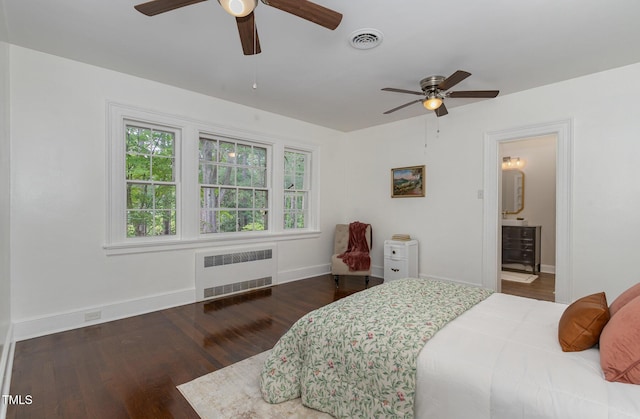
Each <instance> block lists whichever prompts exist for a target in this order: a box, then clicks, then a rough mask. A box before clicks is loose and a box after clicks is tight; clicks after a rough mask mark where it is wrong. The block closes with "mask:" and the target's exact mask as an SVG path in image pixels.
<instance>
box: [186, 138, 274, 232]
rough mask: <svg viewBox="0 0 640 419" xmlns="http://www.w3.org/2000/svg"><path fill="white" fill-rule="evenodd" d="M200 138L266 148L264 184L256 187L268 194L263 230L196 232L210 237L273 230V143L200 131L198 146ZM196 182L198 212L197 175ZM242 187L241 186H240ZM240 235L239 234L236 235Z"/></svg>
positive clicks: (199, 186)
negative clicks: (261, 186)
mask: <svg viewBox="0 0 640 419" xmlns="http://www.w3.org/2000/svg"><path fill="white" fill-rule="evenodd" d="M200 139H205V140H218V141H223V142H225V141H226V142H232V143H235V144H236V145H237V144H241V145H249V146H252V147H262V148H264V149H266V153H267V155H266V173H265V179H266V186H265V188H258V189H266V190H267V196H268V198H267V199H268V202H269V205H268V207H267V228H266V229H265V230H255V231H236V232H228V233H225V232H216V233H202V232H201V230H200V228H199V227H198V232H199V234H200V237H201V238H211V237H216V236H217V237H220V236H223V237H224V236H225V235H229V236H236V235H239V234H242V235H261V234H265V233H269V232H271V231H273V227H272V221H273V208H274V206H273V193H272V191H273V180H272V178H273V176H272V172H273V157H272V156H273V144H270V143H265V142H258V141H255V140H247V139H241V138H238V137H237V136H236V137H229V136H221V135H219V134H210V133H205V132H201V133H200V135H198V147H199V143H200ZM199 163H200V161H199V159H198V164H199ZM197 182H198V212H199V211H200V188H201V187H202V184H200V180H199V176H198V179H197ZM234 187H235V186H231V188H234ZM240 189H242V188H240ZM198 223H200V216H198ZM238 237H240V236H238Z"/></svg>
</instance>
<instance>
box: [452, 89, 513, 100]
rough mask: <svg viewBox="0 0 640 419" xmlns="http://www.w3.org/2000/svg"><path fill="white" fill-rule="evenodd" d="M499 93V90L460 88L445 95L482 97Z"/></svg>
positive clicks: (494, 95)
mask: <svg viewBox="0 0 640 419" xmlns="http://www.w3.org/2000/svg"><path fill="white" fill-rule="evenodd" d="M498 93H500V90H466V91H465V90H461V91H459V92H449V93H447V97H458V98H462V97H471V98H483V97H496V96H498Z"/></svg>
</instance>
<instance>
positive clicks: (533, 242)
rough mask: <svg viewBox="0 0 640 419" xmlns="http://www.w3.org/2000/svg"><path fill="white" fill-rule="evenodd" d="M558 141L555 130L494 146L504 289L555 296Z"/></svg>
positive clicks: (547, 298) (537, 296)
mask: <svg viewBox="0 0 640 419" xmlns="http://www.w3.org/2000/svg"><path fill="white" fill-rule="evenodd" d="M556 142H557V138H556V135H545V136H542V137H534V138H520V139H517V140H513V141H504V142H500V144H499V146H498V151H499V153H500V159H499V161H501V162H502V164H501V166H502V170H501V171H500V181H499V184H500V185H501V187H499V188H498V195H499V198H498V200H499V201H500V202H501V208H500V213H501V223H502V225H503V226H505V225H506V227H501V226H498V234H499V235H500V233H502V236H501V237H502V238H501V241H500V242H501V244H502V248H501V251H500V252H499V253H498V257H500V258H501V262H502V263H501V274H500V276H501V281H500V282H501V283H500V285H501V291H502V292H503V293H505V294H512V295H518V296H521V297H529V298H535V299H540V300H545V301H555V259H556V166H557V162H556V149H557V144H556ZM505 252H506V253H505ZM505 255H506V258H505Z"/></svg>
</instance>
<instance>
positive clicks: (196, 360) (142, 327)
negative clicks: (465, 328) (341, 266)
mask: <svg viewBox="0 0 640 419" xmlns="http://www.w3.org/2000/svg"><path fill="white" fill-rule="evenodd" d="M381 282H382V280H381V279H379V278H372V279H371V282H370V284H369V286H370V287H371V286H375V285H378V284H380V283H381ZM505 282H506V281H504V282H503V285H502V287H503V291H505V292H509V293H512V294H516V295H525V294H527V293H528V294H529V295H525V296H530V297H532V298H540V299H548V298H549V296H550V295H551V297H552V296H553V294H552V293H550V292H549V290H550V289H551V290H553V286H551V287H550V286H549V278H546V279H545V276H544V274H543V275H541V276H540V278H539V279H538V280H536V281H534V284H535V285H533V284H532V285H533V286H529V287H524V286H523V285H529V284H517V283H513V282H509V283H505ZM536 282H538V284H536ZM362 289H364V279H363V278H362V277H342V278H341V279H340V288H339V289H337V290H336V288H335V284H334V281H333V277H332V276H331V275H324V276H320V277H316V278H310V279H305V280H301V281H295V282H291V283H288V284H283V285H278V286H274V287H272V288H268V289H263V290H258V291H254V292H250V293H247V294H243V295H238V296H232V297H228V298H225V299H221V300H216V301H210V302H206V303H194V304H188V305H185V306H180V307H176V308H171V309H167V310H162V311H157V312H154V313H149V314H145V315H141V316H135V317H131V318H127V319H124V320H118V321H113V322H109V323H104V324H100V325H96V326H89V327H85V328H82V329H76V330H71V331H67V332H62V333H56V334H53V335H48V336H44V337H40V338H35V339H30V340H25V341H21V342H18V343H17V344H16V350H15V358H14V363H13V372H12V381H11V394H12V395H22V396H23V397H24V396H27V395H30V396H31V398H32V400H33V402H32V404H30V405H10V406H8V412H7V417H8V418H38V419H45V418H73V419H75V418H96V419H101V418H108V419H115V418H197V417H198V416H197V415H196V413H195V412H194V411H193V410H192V408H191V406H190V405H189V403H188V402H187V401H186V400H185V399H184V398H183V397H182V395H181V394H180V393H179V391H178V390H177V389H176V386H177V385H180V384H183V383H186V382H188V381H191V380H193V379H195V378H198V377H200V376H202V375H204V374H207V373H209V372H212V371H215V370H217V369H220V368H223V367H225V366H228V365H231V364H233V363H235V362H238V361H241V360H243V359H245V358H248V357H250V356H253V355H256V354H258V353H260V352H262V351H265V350H267V349H270V348H271V347H273V345H274V344H275V343H276V341H277V340H278V339H279V338H280V336H282V334H283V333H284V332H286V331H287V330H288V329H289V327H290V326H291V325H292V324H293V323H294V322H295V321H296V320H298V319H299V318H300V317H302V316H303V315H304V314H306V313H308V312H309V311H311V310H314V309H316V308H318V307H321V306H324V305H326V304H328V303H331V302H332V301H336V300H338V299H340V298H342V297H345V296H347V295H350V294H352V293H354V292H357V291H360V290H362Z"/></svg>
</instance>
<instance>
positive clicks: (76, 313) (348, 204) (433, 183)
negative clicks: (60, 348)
mask: <svg viewBox="0 0 640 419" xmlns="http://www.w3.org/2000/svg"><path fill="white" fill-rule="evenodd" d="M9 52H10V54H9V58H10V60H9V61H10V71H11V83H10V87H11V92H10V93H11V96H10V105H11V121H10V122H11V176H12V188H13V191H12V194H11V198H12V204H11V205H12V219H11V224H12V235H11V265H12V290H11V291H12V318H13V321H14V322H15V324H16V335H17V337H18V338H21V337H26V336H29V335H34V334H39V333H42V331H52V330H55V329H56V327H59V326H60V325H61V324H65V325H69V324H74V325H79V324H82V314H83V312H84V311H85V310H88V309H92V308H94V307H95V308H102V309H104V310H103V312H104V313H106V314H107V316H103V317H108V316H113V317H116V316H119V315H126V314H133V313H135V312H136V310H138V311H139V310H142V309H145V308H148V309H156V308H158V306H159V305H162V304H166V305H172V304H178V303H181V302H188V301H190V300H192V292H193V287H194V282H193V275H194V251H193V250H183V251H174V252H163V253H148V254H137V255H129V256H106V255H105V252H104V250H103V248H102V245H103V244H104V222H105V173H106V171H105V103H106V101H107V100H113V101H117V102H121V103H125V104H130V105H134V106H137V107H141V108H146V109H150V110H157V111H160V112H163V113H168V114H175V115H178V116H188V117H189V118H194V119H199V120H203V121H207V122H210V123H212V124H219V125H225V126H233V127H238V128H241V129H247V130H252V131H256V132H264V133H266V134H268V135H271V136H281V137H286V138H293V139H296V140H298V141H309V142H313V143H317V144H320V145H321V156H320V158H321V163H322V171H321V180H320V184H321V202H322V205H321V230H322V234H321V235H320V237H319V238H318V239H305V240H294V241H291V242H280V244H279V252H278V270H279V277H282V278H284V279H286V280H290V279H295V278H300V277H303V276H308V275H312V274H316V273H321V272H326V271H328V259H329V255H330V252H331V243H332V238H333V237H332V236H333V226H334V225H335V224H336V223H338V222H345V221H351V220H360V221H363V222H369V223H372V224H373V227H374V246H373V266H374V268H378V269H379V268H380V267H381V266H382V264H383V246H382V242H383V240H384V239H386V238H389V237H391V235H392V234H393V233H409V234H411V235H412V236H414V237H415V238H417V239H418V240H420V273H421V274H422V275H425V276H429V277H434V278H443V279H449V280H453V281H459V282H465V283H471V284H481V277H480V276H481V272H482V255H483V248H482V246H483V240H482V239H483V214H482V210H483V201H482V199H481V197H480V195H481V194H482V188H483V173H484V168H483V164H484V162H483V158H484V157H483V137H484V135H485V133H487V132H495V131H500V130H504V129H509V128H517V127H522V126H529V125H532V124H539V123H545V122H549V121H557V120H564V119H567V118H572V120H573V141H574V147H573V161H574V165H573V168H574V170H573V180H572V182H573V193H574V196H573V211H572V213H571V219H572V231H573V236H572V238H571V243H572V246H571V252H572V253H571V268H572V269H571V271H572V275H571V278H570V279H571V281H572V287H571V289H572V291H571V296H572V298H577V297H580V296H583V295H586V294H588V293H592V292H597V291H601V290H604V291H606V292H607V294H608V296H609V298H610V299H613V298H614V297H615V296H617V295H618V294H619V293H620V292H621V291H623V290H624V289H625V288H627V287H628V286H630V285H631V284H633V283H635V282H638V280H639V279H638V275H637V274H636V273H635V272H636V269H635V264H634V260H635V255H636V254H638V251H639V250H640V242H638V240H637V238H636V232H637V231H640V228H639V227H640V217H637V213H638V210H640V193H639V192H640V190H639V189H640V182H636V179H637V169H636V166H637V165H636V161H635V160H636V159H637V158H636V156H637V155H639V154H640V153H639V152H640V142H639V141H637V136H638V133H639V132H640V119H638V118H637V117H636V115H635V113H636V112H635V109H636V106H635V104H636V98H637V96H638V94H639V93H640V64H638V65H634V66H629V67H624V68H620V69H617V70H612V71H608V72H604V73H600V74H594V75H590V76H587V77H583V78H580V79H574V80H569V81H567V82H563V83H559V84H556V85H552V86H546V87H543V88H538V89H533V90H529V91H526V92H522V93H518V94H513V95H507V96H502V97H498V98H496V99H492V100H485V101H481V102H479V103H477V104H473V105H468V106H464V107H459V108H452V109H450V113H449V115H448V116H446V117H443V118H437V119H436V118H435V117H434V116H433V115H432V114H429V115H426V116H424V117H419V118H413V119H409V120H405V121H400V122H395V123H390V124H386V125H382V126H377V127H373V128H369V129H365V130H361V131H357V132H353V133H348V134H345V133H339V132H336V131H333V130H329V129H326V128H322V127H318V126H314V125H311V124H307V123H304V122H300V121H296V120H292V119H289V118H284V117H281V116H278V115H273V114H269V113H265V112H261V111H258V110H255V109H252V108H248V107H243V106H239V105H235V104H232V103H229V102H224V101H221V100H217V99H214V98H210V97H206V96H203V95H199V94H196V93H193V92H188V91H184V90H181V89H177V88H173V87H170V86H166V85H162V84H159V83H155V82H151V81H148V80H143V79H139V78H135V77H131V76H127V75H124V74H120V73H116V72H112V71H108V70H105V69H101V68H97V67H92V66H88V65H85V64H81V63H77V62H73V61H69V60H66V59H61V58H58V57H54V56H50V55H46V54H42V53H38V52H35V51H32V50H27V49H24V48H20V47H16V46H11V47H10V48H9ZM611 80H615V81H616V83H614V84H612V83H611ZM593 86H607V89H602V90H601V91H599V100H598V101H597V102H596V101H593V102H592V97H591V95H592V92H593V90H592V88H593ZM602 103H606V106H605V107H604V108H603V107H602V105H601V104H602ZM381 118H383V116H382V115H381ZM421 164H425V165H426V167H427V173H426V192H427V196H426V197H425V198H396V199H392V198H390V169H391V168H394V167H402V166H413V165H421Z"/></svg>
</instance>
